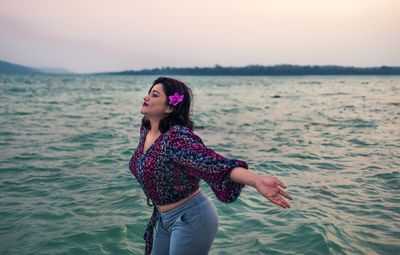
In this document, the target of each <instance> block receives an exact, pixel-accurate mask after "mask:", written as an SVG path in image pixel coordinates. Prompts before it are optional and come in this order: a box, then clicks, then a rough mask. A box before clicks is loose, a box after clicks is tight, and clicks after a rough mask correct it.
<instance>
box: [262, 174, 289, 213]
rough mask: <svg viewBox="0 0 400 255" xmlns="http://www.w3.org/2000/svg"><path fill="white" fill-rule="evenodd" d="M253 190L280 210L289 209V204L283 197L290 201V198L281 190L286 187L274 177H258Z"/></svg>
mask: <svg viewBox="0 0 400 255" xmlns="http://www.w3.org/2000/svg"><path fill="white" fill-rule="evenodd" d="M255 188H256V189H257V190H258V192H260V194H261V195H263V196H264V197H266V198H267V199H268V200H269V201H271V202H272V203H274V204H276V205H279V206H280V207H282V208H290V205H289V203H288V202H286V201H285V199H284V198H283V197H286V198H287V199H290V200H292V197H291V196H289V194H287V193H286V192H285V191H283V189H286V185H285V184H283V182H281V181H280V180H278V179H277V178H276V177H274V176H265V175H259V176H258V178H257V180H256V182H255Z"/></svg>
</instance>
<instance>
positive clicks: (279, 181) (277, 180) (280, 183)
mask: <svg viewBox="0 0 400 255" xmlns="http://www.w3.org/2000/svg"><path fill="white" fill-rule="evenodd" d="M276 182H277V183H278V185H279V186H281V187H282V188H284V189H286V188H287V187H286V185H285V184H284V183H283V182H282V181H281V180H279V179H278V178H276Z"/></svg>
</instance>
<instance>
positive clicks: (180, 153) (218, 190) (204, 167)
mask: <svg viewBox="0 0 400 255" xmlns="http://www.w3.org/2000/svg"><path fill="white" fill-rule="evenodd" d="M148 131H149V130H148V129H146V128H145V127H144V126H143V125H142V126H141V127H140V141H139V144H138V146H137V148H136V150H135V151H134V153H133V155H132V157H131V159H130V162H129V169H130V171H131V172H132V173H133V175H134V176H135V177H136V179H137V180H138V182H139V184H140V185H141V187H142V189H143V191H144V193H145V194H146V196H147V204H148V205H149V206H154V208H153V215H152V217H151V218H150V221H149V224H148V226H147V229H146V233H145V235H144V239H145V241H146V252H145V254H151V248H152V241H153V228H154V226H155V224H156V222H157V220H158V218H159V216H160V214H159V211H158V210H157V207H156V206H155V205H166V204H171V203H175V202H177V201H179V200H181V199H183V198H185V197H188V196H189V195H190V194H191V193H192V192H194V191H196V190H197V189H198V188H199V183H200V180H204V181H205V182H206V183H207V184H208V185H209V186H210V187H211V189H212V191H213V192H214V194H215V195H216V197H217V198H218V200H220V201H222V202H226V203H230V202H233V201H235V200H236V199H237V198H238V197H239V195H240V192H241V190H242V189H243V187H244V185H243V184H240V183H235V182H233V181H232V180H231V179H230V173H231V170H232V169H233V168H234V167H243V168H245V169H248V165H247V163H246V162H244V161H241V160H238V159H228V158H225V157H224V156H222V155H220V154H218V153H216V152H214V151H213V150H211V149H210V148H207V147H206V146H205V145H204V143H203V141H202V140H201V138H200V137H199V136H198V135H196V134H195V133H194V132H193V131H191V130H190V129H189V128H187V127H185V126H182V125H174V126H172V127H170V129H169V130H168V131H167V132H165V133H162V134H161V135H160V136H159V137H158V138H157V139H156V140H155V141H154V143H153V144H152V145H151V146H150V147H149V148H148V149H147V151H146V152H144V151H143V147H144V142H145V138H146V135H147V133H148ZM150 200H151V201H152V204H150Z"/></svg>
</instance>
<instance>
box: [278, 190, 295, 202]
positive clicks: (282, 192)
mask: <svg viewBox="0 0 400 255" xmlns="http://www.w3.org/2000/svg"><path fill="white" fill-rule="evenodd" d="M279 194H281V195H282V196H284V197H286V198H287V199H290V200H292V197H291V196H290V195H289V194H288V193H286V192H285V191H284V190H279Z"/></svg>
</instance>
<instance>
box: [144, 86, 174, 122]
mask: <svg viewBox="0 0 400 255" xmlns="http://www.w3.org/2000/svg"><path fill="white" fill-rule="evenodd" d="M143 100H144V102H143V105H142V108H141V109H140V113H142V114H143V115H146V116H147V117H161V118H162V117H164V116H166V115H167V114H168V113H170V112H172V109H171V108H169V107H168V104H167V95H166V94H165V92H164V88H163V85H162V84H161V83H157V84H155V85H154V86H153V87H152V88H151V91H150V93H149V94H148V95H146V96H144V97H143Z"/></svg>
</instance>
